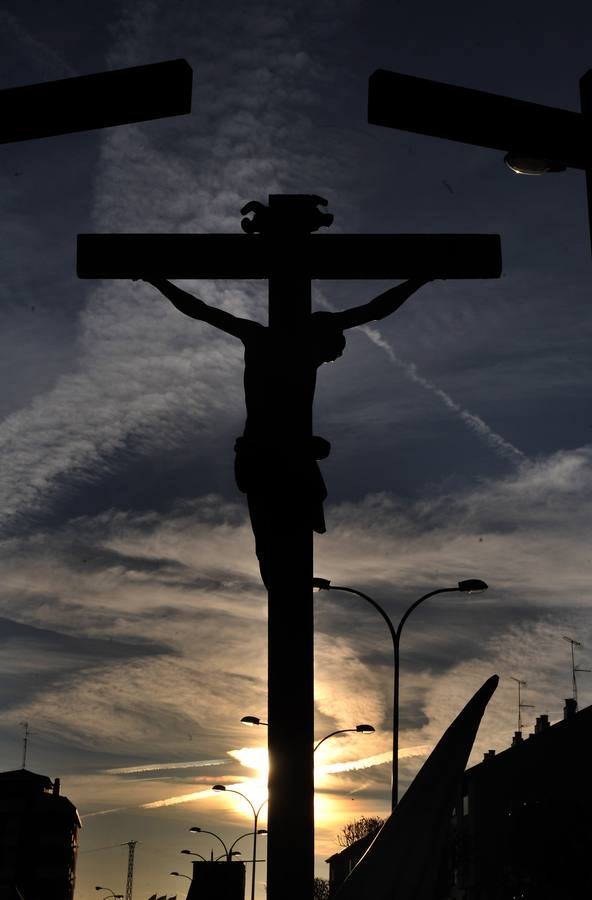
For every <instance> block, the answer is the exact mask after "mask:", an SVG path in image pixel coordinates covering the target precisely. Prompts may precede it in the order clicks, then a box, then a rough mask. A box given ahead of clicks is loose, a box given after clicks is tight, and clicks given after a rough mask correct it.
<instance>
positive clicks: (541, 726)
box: [534, 716, 549, 734]
mask: <svg viewBox="0 0 592 900" xmlns="http://www.w3.org/2000/svg"><path fill="white" fill-rule="evenodd" d="M548 727H549V716H537V719H536V722H535V723H534V733H535V734H542V733H543V731H546V730H547V728H548Z"/></svg>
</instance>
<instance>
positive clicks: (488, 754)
mask: <svg viewBox="0 0 592 900" xmlns="http://www.w3.org/2000/svg"><path fill="white" fill-rule="evenodd" d="M494 756H495V750H487V751H486V753H484V754H483V762H486V760H488V759H493V757H494Z"/></svg>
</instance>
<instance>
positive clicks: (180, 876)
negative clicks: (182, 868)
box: [169, 872, 193, 881]
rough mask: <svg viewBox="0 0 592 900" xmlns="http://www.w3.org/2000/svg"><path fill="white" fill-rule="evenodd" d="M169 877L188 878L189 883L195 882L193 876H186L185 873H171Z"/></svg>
mask: <svg viewBox="0 0 592 900" xmlns="http://www.w3.org/2000/svg"><path fill="white" fill-rule="evenodd" d="M169 875H175V877H176V878H188V879H189V881H193V879H192V877H191V875H184V874H183V872H169Z"/></svg>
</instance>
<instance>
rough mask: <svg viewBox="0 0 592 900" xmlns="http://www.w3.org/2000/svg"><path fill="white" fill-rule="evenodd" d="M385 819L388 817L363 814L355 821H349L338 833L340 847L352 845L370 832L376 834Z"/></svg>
mask: <svg viewBox="0 0 592 900" xmlns="http://www.w3.org/2000/svg"><path fill="white" fill-rule="evenodd" d="M385 821H386V819H383V818H381V816H361V817H360V818H359V819H356V820H355V821H354V822H348V823H347V825H344V826H343V828H342V829H341V831H340V832H339V833H338V835H337V843H338V844H339V846H340V847H351V845H352V844H355V842H356V841H359V840H360V838H363V837H366V835H368V834H376V832H377V831H378V830H379V829H380V828H382V826H383V825H384V823H385Z"/></svg>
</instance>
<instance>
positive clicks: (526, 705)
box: [510, 675, 534, 734]
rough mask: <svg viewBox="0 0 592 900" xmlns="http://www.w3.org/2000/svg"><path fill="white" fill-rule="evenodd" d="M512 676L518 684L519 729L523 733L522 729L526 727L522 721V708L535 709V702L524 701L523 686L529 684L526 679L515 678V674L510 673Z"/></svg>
mask: <svg viewBox="0 0 592 900" xmlns="http://www.w3.org/2000/svg"><path fill="white" fill-rule="evenodd" d="M510 678H511V679H512V681H515V682H516V684H517V685H518V731H519V732H520V734H522V729H523V728H524V722H523V721H522V710H523V709H534V704H532V703H523V702H522V695H521V693H520V691H521V690H522V688H525V687H527V686H528V685H527V683H526V681H521V680H520V679H519V678H514V676H513V675H510Z"/></svg>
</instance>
